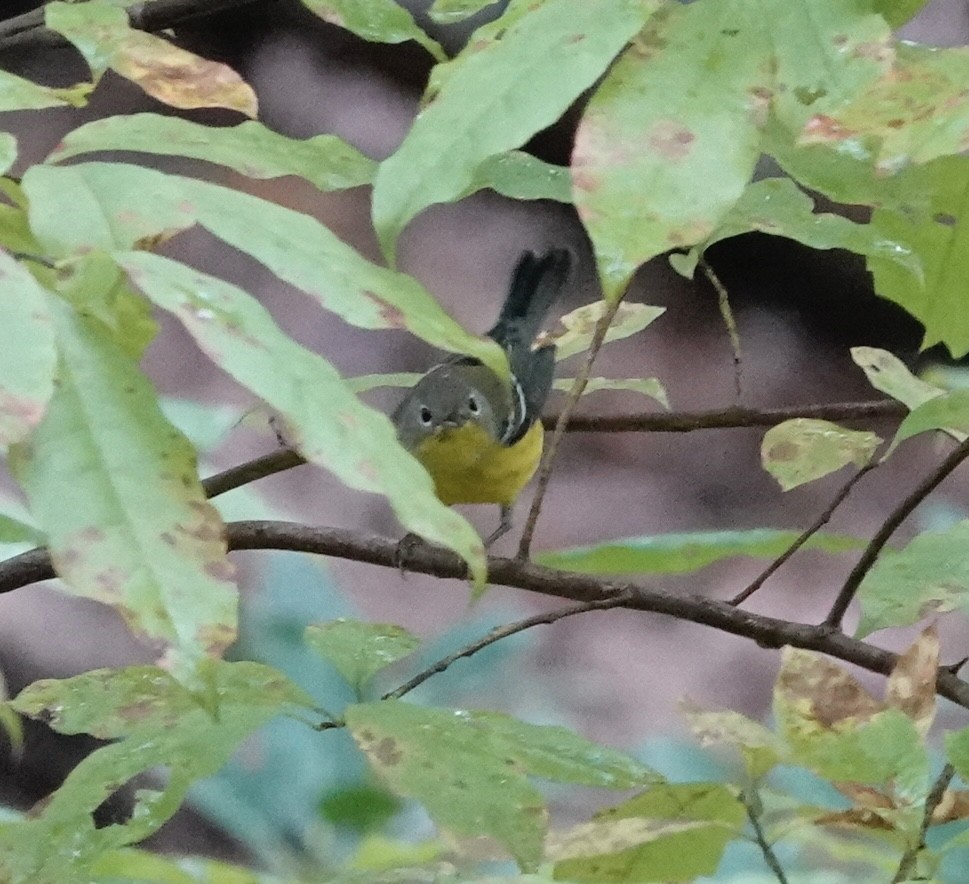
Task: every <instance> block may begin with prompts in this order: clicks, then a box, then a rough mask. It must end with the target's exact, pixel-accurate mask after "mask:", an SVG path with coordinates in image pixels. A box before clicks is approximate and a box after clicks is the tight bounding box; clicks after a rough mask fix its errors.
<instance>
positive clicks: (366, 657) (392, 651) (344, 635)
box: [306, 619, 421, 688]
mask: <svg viewBox="0 0 969 884" xmlns="http://www.w3.org/2000/svg"><path fill="white" fill-rule="evenodd" d="M306 642H307V644H308V645H309V646H310V647H311V648H312V649H313V650H314V651H316V653H318V654H319V655H320V656H321V657H325V658H326V659H327V660H329V661H330V663H332V664H333V665H334V667H336V670H337V672H339V673H340V675H342V676H343V677H344V678H345V679H346V680H347V681H348V682H349V683H350V684H351V685H353V686H354V687H356V688H360V687H362V686H363V685H365V684H366V683H367V682H368V681H370V679H371V678H373V677H374V675H376V674H377V673H378V672H380V670H381V669H384V668H385V667H387V666H390V665H391V664H392V663H396V662H397V661H398V660H401V659H403V658H404V657H406V656H407V655H408V654H410V653H412V652H413V651H414V650H415V649H416V648H417V647H419V646H420V643H421V641H420V639H419V638H417V636H415V635H413V634H412V633H410V632H408V631H407V630H406V629H404V628H403V627H401V626H394V625H393V624H391V623H364V622H362V621H360V620H342V619H341V620H332V621H331V622H329V623H321V624H319V625H314V626H308V627H307V628H306Z"/></svg>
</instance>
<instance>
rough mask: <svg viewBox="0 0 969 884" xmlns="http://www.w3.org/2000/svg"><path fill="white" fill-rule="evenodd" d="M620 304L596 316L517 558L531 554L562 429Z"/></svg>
mask: <svg viewBox="0 0 969 884" xmlns="http://www.w3.org/2000/svg"><path fill="white" fill-rule="evenodd" d="M620 303H621V300H620V299H619V298H616V299H615V300H614V301H612V302H611V303H610V304H609V305H608V306H607V307H606V309H605V311H604V312H603V314H602V316H600V317H599V321H598V322H597V323H596V330H595V332H594V333H593V335H592V341H591V342H590V344H589V352H588V353H587V354H586V358H585V361H584V362H583V363H582V366H581V367H580V369H579V373H578V375H577V376H576V378H575V383H573V384H572V389H571V390H569V395H568V398H567V399H566V400H565V406H564V407H563V408H562V411H561V413H560V414H559V416H558V420H557V421H556V423H555V430H554V431H553V433H552V438H551V441H550V442H549V443H548V444H547V445H546V446H545V455H544V457H543V458H542V465H541V467H540V468H539V471H538V482H537V483H536V485H535V495H534V497H532V505H531V508H530V509H529V511H528V518H527V519H526V520H525V527H524V529H523V530H522V536H521V542H520V543H519V544H518V558H520V559H527V558H528V554H529V552H530V551H531V547H532V537H533V536H534V534H535V526H536V525H537V524H538V516H539V513H540V512H541V511H542V503H543V502H544V500H545V492H546V491H547V490H548V483H549V480H550V479H551V478H552V467H554V466H555V455H556V454H557V452H558V448H559V443H560V442H561V441H562V436H563V435H564V433H565V428H566V426H567V425H568V423H569V418H570V417H571V415H572V412H573V411H574V410H575V406H576V405H577V404H578V401H579V397H581V396H582V391H583V390H584V389H585V386H586V384H587V383H588V382H589V374H590V373H591V372H592V363H593V362H595V359H596V356H597V355H598V354H599V349H600V348H601V347H602V344H603V342H604V341H605V340H606V333H607V332H608V331H609V326H610V325H611V324H612V320H613V319H615V317H616V312H617V311H618V310H619V305H620Z"/></svg>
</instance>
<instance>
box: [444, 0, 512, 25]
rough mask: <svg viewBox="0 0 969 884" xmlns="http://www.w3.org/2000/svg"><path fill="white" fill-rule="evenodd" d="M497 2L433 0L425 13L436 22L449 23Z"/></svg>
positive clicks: (467, 16)
mask: <svg viewBox="0 0 969 884" xmlns="http://www.w3.org/2000/svg"><path fill="white" fill-rule="evenodd" d="M497 2H498V0H434V2H433V3H432V4H431V6H430V8H429V9H428V10H427V14H428V15H429V16H430V17H431V19H432V20H433V21H436V22H437V23H438V24H441V25H449V24H453V23H454V22H459V21H464V19H466V18H470V17H471V16H472V15H474V14H475V13H478V12H480V11H481V10H482V9H485V8H486V7H488V6H494V5H495V4H496V3H497Z"/></svg>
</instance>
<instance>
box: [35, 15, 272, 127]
mask: <svg viewBox="0 0 969 884" xmlns="http://www.w3.org/2000/svg"><path fill="white" fill-rule="evenodd" d="M44 17H45V24H46V25H47V27H48V28H50V29H51V30H52V31H57V32H58V33H59V34H61V35H62V36H64V37H65V38H66V39H68V40H69V41H70V42H71V43H73V44H74V46H75V47H76V48H77V50H78V51H79V52H80V53H81V54H82V55H83V56H84V59H85V61H87V63H88V66H89V67H90V68H91V73H92V74H93V75H94V78H95V80H97V79H99V78H100V77H101V76H102V74H103V73H104V72H105V71H106V70H107V69H108V68H110V69H112V70H113V71H114V72H115V73H117V74H119V75H121V76H122V77H125V78H126V79H128V80H130V81H131V82H133V83H135V84H136V85H138V86H140V87H141V88H142V89H143V90H144V91H145V92H146V93H147V94H148V95H150V96H151V97H152V98H156V99H158V100H159V101H161V102H164V103H165V104H167V105H170V106H172V107H177V108H185V109H190V108H199V107H224V108H228V109H229V110H235V111H238V112H239V113H243V114H246V116H249V117H254V116H255V115H256V111H257V102H256V93H255V92H253V91H252V88H251V87H250V86H249V85H248V84H247V83H246V82H245V81H244V80H243V79H242V78H241V77H240V76H239V75H238V74H237V73H236V72H235V71H233V70H232V68H230V67H228V66H227V65H224V64H221V63H220V62H216V61H210V60H209V59H206V58H202V57H200V56H198V55H195V54H194V53H192V52H188V51H187V50H185V49H182V48H180V47H178V46H176V45H174V44H173V43H171V42H169V41H168V40H163V39H162V38H161V37H156V36H155V35H154V34H149V33H146V32H145V31H139V30H135V29H134V28H132V27H130V26H129V24H128V16H127V14H126V13H125V11H124V10H123V9H119V8H117V7H116V6H114V5H112V4H111V3H109V2H105V0H86V2H84V3H61V2H53V3H48V4H47V5H46V6H44Z"/></svg>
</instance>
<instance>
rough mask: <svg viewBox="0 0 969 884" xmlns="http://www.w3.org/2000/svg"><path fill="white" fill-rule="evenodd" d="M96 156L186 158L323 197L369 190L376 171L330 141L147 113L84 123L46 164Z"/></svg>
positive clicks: (331, 138)
mask: <svg viewBox="0 0 969 884" xmlns="http://www.w3.org/2000/svg"><path fill="white" fill-rule="evenodd" d="M98 150H126V151H136V152H138V153H150V154H160V155H163V156H181V157H192V158H193V159H197V160H205V161H206V162H209V163H218V164H219V165H222V166H227V167H228V168H230V169H233V170H234V171H236V172H238V173H239V174H241V175H246V176H247V177H249V178H260V179H262V178H278V177H281V176H283V175H298V176H299V177H300V178H304V179H306V180H307V181H309V182H310V183H311V184H313V185H315V186H316V187H318V188H319V189H320V190H324V191H327V190H342V189H344V188H348V187H358V186H360V185H362V184H369V183H370V182H371V181H372V180H373V176H374V172H375V171H376V168H377V164H376V163H375V162H374V161H373V160H371V159H370V158H369V157H366V156H364V155H363V154H362V153H360V152H359V151H358V150H357V149H356V148H354V147H352V146H351V145H349V144H347V143H346V142H345V141H344V140H343V139H341V138H337V137H336V136H335V135H317V136H315V137H313V138H307V139H298V138H287V137H286V136H285V135H280V134H279V133H278V132H274V131H273V130H272V129H268V128H267V127H266V126H264V125H263V124H262V123H257V122H255V121H253V120H247V121H246V122H244V123H240V124H239V125H238V126H221V127H220V126H204V125H202V124H200V123H193V122H191V121H189V120H183V119H180V118H179V117H166V116H162V115H160V114H150V113H141V114H133V115H131V116H114V117H105V118H104V119H101V120H94V121H92V122H90V123H86V124H85V125H83V126H80V127H78V128H77V129H74V130H73V131H72V132H68V133H67V135H65V136H64V138H63V139H62V140H61V142H60V143H59V144H58V145H57V147H56V148H54V150H53V151H51V153H50V154H49V155H48V157H47V162H51V163H56V162H61V161H63V160H66V159H69V158H70V157H75V156H79V155H81V154H84V153H90V152H91V151H98Z"/></svg>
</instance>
